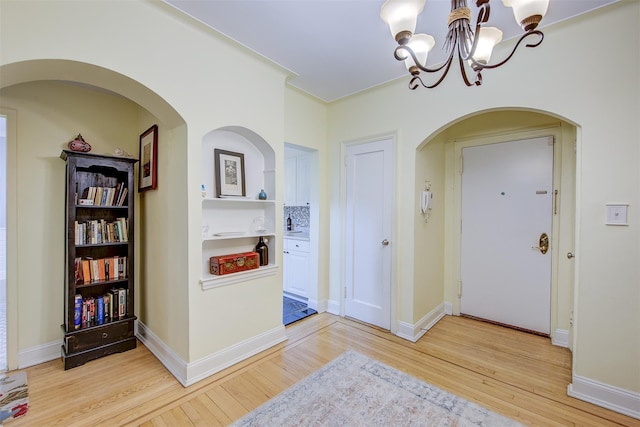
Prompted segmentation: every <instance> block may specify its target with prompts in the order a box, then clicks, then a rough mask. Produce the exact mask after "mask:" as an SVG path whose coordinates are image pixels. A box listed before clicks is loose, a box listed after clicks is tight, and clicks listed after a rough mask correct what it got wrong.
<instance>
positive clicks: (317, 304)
mask: <svg viewBox="0 0 640 427" xmlns="http://www.w3.org/2000/svg"><path fill="white" fill-rule="evenodd" d="M328 305H329V303H328V302H327V300H326V299H322V300H317V299H312V298H309V302H308V306H309V308H312V309H314V310H315V311H317V312H318V313H324V312H325V311H327V307H328Z"/></svg>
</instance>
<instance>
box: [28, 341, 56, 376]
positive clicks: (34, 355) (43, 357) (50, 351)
mask: <svg viewBox="0 0 640 427" xmlns="http://www.w3.org/2000/svg"><path fill="white" fill-rule="evenodd" d="M61 349H62V340H60V341H51V342H49V343H46V344H42V345H37V346H35V347H31V348H27V349H25V350H20V351H18V369H24V368H28V367H29V366H34V365H39V364H40V363H44V362H49V361H51V360H55V359H58V358H60V357H61V351H62V350H61Z"/></svg>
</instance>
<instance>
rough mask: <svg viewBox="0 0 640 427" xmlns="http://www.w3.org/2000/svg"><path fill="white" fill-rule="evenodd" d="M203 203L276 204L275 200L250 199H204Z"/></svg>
mask: <svg viewBox="0 0 640 427" xmlns="http://www.w3.org/2000/svg"><path fill="white" fill-rule="evenodd" d="M202 202H203V203H213V204H218V203H219V204H222V205H224V204H233V203H261V204H275V202H276V201H275V200H258V199H248V198H231V197H229V198H211V197H204V198H203V199H202Z"/></svg>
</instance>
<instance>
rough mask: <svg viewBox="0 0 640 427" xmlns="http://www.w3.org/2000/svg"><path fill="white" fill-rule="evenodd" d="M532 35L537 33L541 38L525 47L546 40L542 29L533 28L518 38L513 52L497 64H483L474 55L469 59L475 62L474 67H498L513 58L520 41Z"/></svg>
mask: <svg viewBox="0 0 640 427" xmlns="http://www.w3.org/2000/svg"><path fill="white" fill-rule="evenodd" d="M532 35H537V36H538V37H540V39H539V40H538V41H537V42H535V43H527V44H526V45H525V47H537V46H539V45H540V43H542V40H544V34H543V33H542V31H539V30H532V31H529V32H527V33H525V34H523V35H522V37H520V40H518V42H517V43H516V45H515V46H514V47H513V50H511V53H510V54H509V56H507V57H506V58H505V59H504V60H502V61H501V62H498V63H497V64H491V65H489V64H481V63H479V62H476V61H475V60H474V59H473V57H470V58H469V60H470V61H471V62H472V63H473V66H474V67H477V68H478V69H479V70H485V69H486V70H490V69H492V68H498V67H500V66H501V65H504V64H505V63H506V62H507V61H509V60H510V59H511V57H512V56H513V54H514V53H516V50H517V49H518V46H520V43H522V41H523V40H524V39H525V38H527V37H529V36H532Z"/></svg>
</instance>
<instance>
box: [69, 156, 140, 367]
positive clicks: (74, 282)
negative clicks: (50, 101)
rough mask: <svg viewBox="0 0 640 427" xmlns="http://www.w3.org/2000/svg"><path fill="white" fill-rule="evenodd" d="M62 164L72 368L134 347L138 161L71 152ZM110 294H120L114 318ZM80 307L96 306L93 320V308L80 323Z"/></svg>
mask: <svg viewBox="0 0 640 427" xmlns="http://www.w3.org/2000/svg"><path fill="white" fill-rule="evenodd" d="M60 158H61V159H63V160H65V161H66V192H65V194H66V203H65V206H66V207H65V213H66V215H65V221H66V224H65V233H66V239H65V286H64V290H65V292H64V324H63V325H62V329H63V330H64V342H63V345H62V359H63V361H64V368H65V369H70V368H74V367H76V366H80V365H82V364H84V363H86V362H88V361H90V360H93V359H97V358H99V357H102V356H106V355H109V354H113V353H118V352H123V351H127V350H131V349H134V348H135V347H136V338H135V336H134V321H135V319H136V316H135V315H134V300H135V299H134V297H135V295H134V293H135V292H134V281H133V272H134V265H135V264H134V230H135V228H134V215H133V204H134V194H135V183H134V174H133V168H134V164H135V163H136V162H137V160H136V159H132V158H124V157H112V156H103V155H95V154H87V153H80V152H75V151H68V150H63V151H62V153H61V154H60ZM124 188H126V189H127V191H126V193H125V194H123V192H124ZM94 193H96V194H100V193H102V198H101V199H100V200H98V198H96V199H95V200H94V204H93V205H91V204H89V203H90V202H87V199H88V198H89V195H93V194H94ZM105 193H106V194H105ZM119 195H120V197H119ZM101 271H102V273H101ZM87 272H89V273H90V274H89V277H86V276H87V274H86V273H87ZM113 290H119V291H120V294H119V296H118V298H112V299H117V301H114V304H113V305H112V307H113V309H115V310H116V315H112V316H110V315H109V313H110V311H113V310H109V309H108V306H106V307H105V306H104V304H103V303H104V300H105V298H104V296H105V295H109V296H110V297H112V296H113V294H112V292H113ZM78 300H79V301H80V303H79V304H78ZM99 300H101V301H103V303H100V301H99ZM83 302H84V303H85V304H84V305H85V306H86V307H91V306H93V307H94V314H95V316H93V318H92V317H91V316H90V312H91V310H90V308H89V313H88V314H87V316H84V317H83V315H82V306H83ZM120 304H122V307H120ZM99 305H102V317H101V318H100V316H99V315H98V314H99V313H98V311H100V309H99V307H98V306H99ZM78 307H79V308H80V309H79V310H78ZM78 316H80V317H79V321H78Z"/></svg>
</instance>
